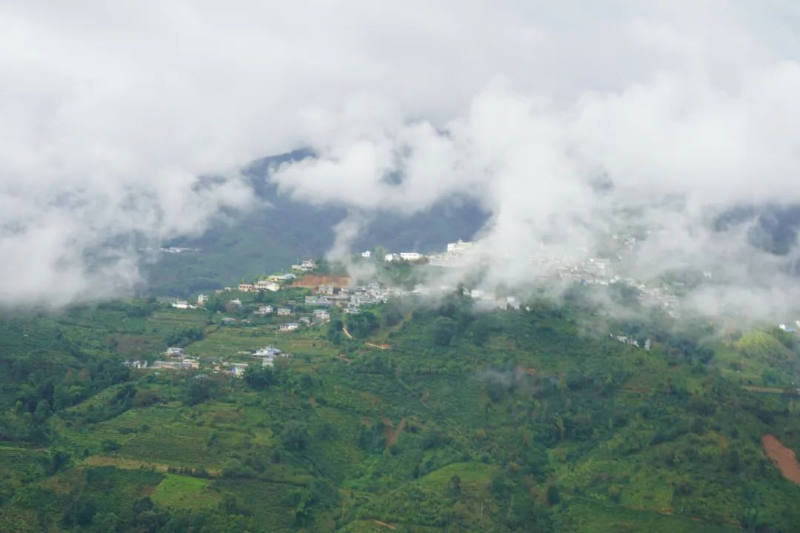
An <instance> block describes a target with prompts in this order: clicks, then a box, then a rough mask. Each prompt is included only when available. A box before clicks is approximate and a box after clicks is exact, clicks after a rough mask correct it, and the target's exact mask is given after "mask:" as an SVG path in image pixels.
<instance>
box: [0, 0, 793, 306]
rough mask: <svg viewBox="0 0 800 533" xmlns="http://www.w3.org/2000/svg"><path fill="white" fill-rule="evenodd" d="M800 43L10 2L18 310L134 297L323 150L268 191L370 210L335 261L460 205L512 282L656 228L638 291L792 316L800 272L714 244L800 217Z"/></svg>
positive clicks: (7, 211)
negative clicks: (651, 281)
mask: <svg viewBox="0 0 800 533" xmlns="http://www.w3.org/2000/svg"><path fill="white" fill-rule="evenodd" d="M799 27H800V17H799V16H798V12H797V10H796V9H795V8H793V7H792V6H791V4H788V3H782V2H777V1H775V2H767V3H761V4H759V5H758V6H755V5H754V4H749V3H744V2H718V1H704V2H693V3H691V5H688V4H685V3H682V4H680V5H678V4H675V3H673V2H651V3H647V4H646V5H642V3H640V2H630V1H626V0H618V1H615V2H611V3H605V4H604V5H603V6H602V7H601V6H592V7H589V6H587V5H586V3H585V2H562V3H558V5H555V4H553V3H552V2H513V1H508V2H500V3H493V4H491V5H489V4H485V3H483V2H444V3H438V4H437V5H436V6H431V5H430V3H423V2H414V1H412V2H410V3H409V2H400V3H398V2H383V3H381V4H380V5H379V6H378V5H375V4H374V3H368V2H362V1H355V0H353V1H348V2H337V3H336V4H335V5H334V4H327V3H324V2H317V3H308V4H303V5H281V6H280V7H275V6H272V7H270V6H269V5H267V4H264V3H261V2H252V1H240V2H232V3H227V4H225V5H222V4H219V3H214V2H203V1H201V2H186V3H173V4H170V5H169V6H165V5H164V4H163V3H160V2H155V1H142V2H136V3H134V4H125V5H117V4H113V5H111V4H103V3H99V2H91V1H87V2H79V3H71V4H69V5H65V4H63V3H59V2H37V3H30V2H13V1H12V2H7V3H6V4H4V6H3V7H0V44H1V45H2V46H0V253H2V254H3V257H4V261H3V263H2V266H0V299H2V301H3V303H6V304H18V303H33V304H47V303H51V304H57V305H58V304H63V303H67V302H69V301H73V300H75V299H78V298H87V297H101V296H106V295H114V294H121V293H125V292H126V291H130V290H131V289H132V288H133V287H135V286H136V285H137V284H139V283H141V281H142V280H141V279H140V274H139V273H138V270H137V267H136V265H137V264H138V260H139V259H140V255H141V252H140V251H139V250H140V249H142V248H146V247H148V246H153V245H157V244H158V243H159V242H160V241H161V240H163V239H168V238H172V237H175V236H179V235H193V234H199V233H200V232H202V231H203V229H204V228H206V227H207V225H208V224H209V223H210V222H211V221H213V220H214V219H215V217H217V216H218V215H219V213H220V212H223V211H228V210H231V209H239V210H245V209H248V208H252V207H253V202H254V200H253V195H252V191H250V189H249V186H248V183H247V181H246V180H244V179H242V178H241V177H240V175H239V173H238V171H237V170H236V169H237V168H238V167H239V166H240V165H242V164H243V163H246V162H247V161H249V160H252V159H255V158H257V157H260V156H263V155H266V154H272V153H280V152H284V151H287V150H289V149H292V148H296V147H309V148H311V149H312V150H313V151H314V152H315V153H316V154H317V155H318V157H317V158H315V159H306V160H303V161H299V162H295V163H292V164H287V165H285V166H283V167H281V168H280V169H279V170H278V171H277V172H276V173H274V174H273V176H272V179H273V180H275V181H276V182H277V183H278V185H279V186H280V190H281V191H282V192H283V193H284V194H288V195H291V196H293V197H294V198H297V199H302V200H305V201H308V202H312V203H318V204H335V205H341V206H345V207H347V208H348V209H350V210H351V212H352V213H353V214H352V216H351V217H349V218H348V220H347V221H346V222H345V223H343V224H342V225H341V226H340V230H341V231H340V234H339V239H338V240H337V242H336V243H335V244H336V246H335V249H336V252H337V253H338V254H342V253H343V250H346V248H347V243H349V242H352V241H353V239H355V237H356V235H357V233H358V228H359V224H360V223H361V222H360V221H367V220H370V218H371V215H372V214H373V213H376V212H378V211H384V212H385V211H387V210H389V211H391V210H393V211H396V212H399V213H403V214H408V215H411V216H413V214H414V213H417V212H421V211H424V210H426V209H428V208H430V207H431V206H432V205H435V204H436V203H437V202H438V201H440V200H442V199H445V198H448V197H451V196H456V195H457V196H460V197H468V198H472V199H474V200H475V201H477V202H479V203H480V205H481V206H482V207H483V208H484V209H486V210H487V211H488V212H489V213H491V219H490V221H489V222H488V224H487V226H486V227H485V228H484V230H483V231H482V232H481V235H480V240H481V242H482V244H483V246H484V247H485V249H487V250H489V251H490V252H491V253H492V254H494V255H495V256H496V257H499V258H503V260H501V261H497V262H496V263H495V264H493V267H492V269H491V270H490V272H489V274H488V276H489V279H491V280H493V281H495V282H500V281H503V282H506V283H516V282H519V283H523V282H524V281H525V280H527V279H529V278H530V274H531V266H530V264H528V263H527V262H526V260H525V258H526V257H528V256H529V255H530V254H533V253H540V252H541V251H542V250H543V249H545V250H547V251H549V252H552V253H559V254H574V255H576V256H587V257H588V256H592V255H595V254H598V253H602V251H603V247H604V243H605V240H606V239H607V238H608V236H609V235H613V234H615V233H620V232H624V231H631V230H632V228H634V227H636V228H642V231H650V233H649V234H647V235H648V236H647V238H646V239H644V240H642V241H641V242H640V243H639V248H638V251H637V253H636V254H635V255H634V256H632V257H631V258H630V261H628V264H627V266H626V268H627V269H629V271H630V273H631V274H636V275H637V276H645V277H646V276H657V275H659V274H660V273H663V272H666V271H669V270H671V269H675V268H680V267H682V266H685V265H692V266H695V267H697V268H699V269H701V270H714V271H715V272H714V274H715V279H717V280H725V283H724V285H722V284H718V285H717V286H715V287H713V288H712V289H706V290H705V291H704V292H702V293H697V295H696V297H697V299H698V300H697V301H698V306H699V307H701V308H703V309H708V310H712V309H720V308H722V307H725V306H726V305H728V304H732V305H734V306H738V307H747V304H746V303H747V302H748V298H750V296H753V298H754V299H753V300H752V301H758V302H759V303H760V302H763V306H762V305H760V304H759V306H758V308H759V309H763V310H768V309H773V308H771V307H770V306H775V305H776V303H780V302H776V301H775V300H776V298H775V297H774V295H775V293H776V290H778V291H780V289H776V287H779V286H788V287H794V286H795V282H794V281H793V280H792V279H791V278H790V277H788V276H786V275H784V274H783V272H784V271H785V270H786V266H787V264H789V263H791V262H792V261H794V259H795V258H794V255H793V254H794V252H790V254H789V255H788V256H784V257H781V258H778V259H776V258H775V257H774V256H770V255H769V254H766V253H763V252H760V251H758V249H756V248H754V247H753V246H752V245H751V244H749V243H748V241H747V239H746V233H747V231H746V229H747V228H746V227H745V226H738V227H736V228H734V229H732V230H731V231H728V232H724V233H720V232H717V231H715V230H714V228H713V223H712V222H713V220H714V217H716V216H718V215H719V214H721V213H725V212H726V211H727V210H730V209H731V208H735V207H737V206H741V205H754V204H791V203H798V202H800V187H799V186H797V185H796V176H797V175H798V171H800V155H798V154H800V150H797V146H796V144H797V141H796V139H798V138H800V105H798V104H800V63H798V58H799V57H800V48H798V42H797V39H796V37H795V35H796V34H797V33H796V30H797V29H798V28H799ZM210 174H213V175H215V176H220V177H219V178H218V179H215V180H208V179H202V178H200V177H199V176H203V175H210ZM608 180H610V183H613V186H608V183H607V181H608ZM721 287H722V288H721ZM729 288H730V290H728V289H729ZM748 295H750V296H748ZM755 295H757V298H756V296H755Z"/></svg>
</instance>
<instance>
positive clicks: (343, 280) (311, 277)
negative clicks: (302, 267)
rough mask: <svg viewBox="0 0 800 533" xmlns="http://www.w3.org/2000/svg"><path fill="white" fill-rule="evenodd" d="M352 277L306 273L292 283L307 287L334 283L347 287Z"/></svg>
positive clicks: (335, 285)
mask: <svg viewBox="0 0 800 533" xmlns="http://www.w3.org/2000/svg"><path fill="white" fill-rule="evenodd" d="M349 284H350V278H349V277H347V276H320V275H317V274H306V275H305V276H303V277H302V278H300V279H297V280H295V282H294V283H292V286H294V287H306V288H309V289H316V288H317V287H319V286H320V285H333V286H334V287H347V286H348V285H349Z"/></svg>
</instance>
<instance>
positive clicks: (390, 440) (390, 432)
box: [383, 417, 406, 448]
mask: <svg viewBox="0 0 800 533" xmlns="http://www.w3.org/2000/svg"><path fill="white" fill-rule="evenodd" d="M387 421H388V424H387ZM383 424H384V425H385V426H388V428H387V429H386V447H387V448H388V447H389V446H392V445H393V444H395V443H396V442H397V439H398V438H400V433H402V432H403V430H404V429H406V419H405V418H404V419H402V420H400V423H399V424H397V428H396V429H393V428H392V427H391V425H392V421H391V420H389V419H388V418H386V417H384V418H383Z"/></svg>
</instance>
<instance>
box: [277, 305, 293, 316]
mask: <svg viewBox="0 0 800 533" xmlns="http://www.w3.org/2000/svg"><path fill="white" fill-rule="evenodd" d="M291 315H292V310H291V309H289V308H288V307H279V308H278V316H291Z"/></svg>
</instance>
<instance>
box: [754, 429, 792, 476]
mask: <svg viewBox="0 0 800 533" xmlns="http://www.w3.org/2000/svg"><path fill="white" fill-rule="evenodd" d="M761 445H762V446H763V447H764V453H765V454H767V457H769V460H770V461H772V464H774V465H775V466H777V467H778V470H780V471H781V474H783V477H785V478H786V479H788V480H789V481H791V482H793V483H797V484H798V485H800V464H799V463H798V462H797V457H796V456H795V454H794V452H793V451H792V450H790V449H789V448H787V447H786V446H784V445H783V444H781V441H779V440H778V439H777V438H775V435H770V434H769V433H767V434H765V435H763V436H762V437H761Z"/></svg>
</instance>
